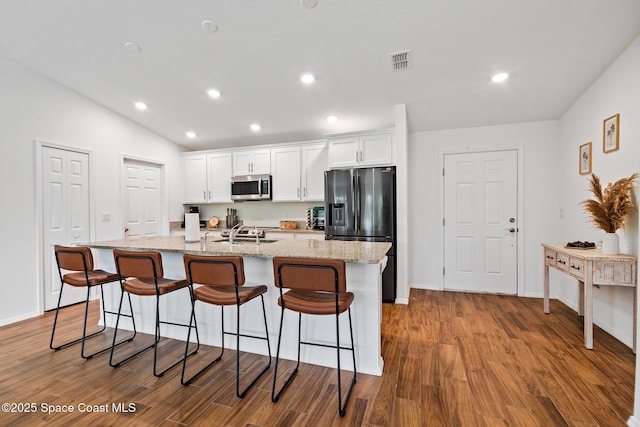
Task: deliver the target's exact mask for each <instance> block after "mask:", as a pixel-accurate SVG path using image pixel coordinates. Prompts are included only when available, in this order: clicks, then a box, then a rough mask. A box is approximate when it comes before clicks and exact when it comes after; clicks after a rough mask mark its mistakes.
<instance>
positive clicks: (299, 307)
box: [278, 290, 353, 315]
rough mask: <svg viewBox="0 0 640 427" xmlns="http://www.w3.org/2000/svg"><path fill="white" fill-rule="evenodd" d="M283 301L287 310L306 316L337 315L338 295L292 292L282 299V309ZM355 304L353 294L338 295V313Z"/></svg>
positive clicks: (279, 300)
mask: <svg viewBox="0 0 640 427" xmlns="http://www.w3.org/2000/svg"><path fill="white" fill-rule="evenodd" d="M282 300H284V305H285V307H286V308H287V309H289V310H293V311H297V312H299V313H305V314H319V315H322V314H336V295H335V294H333V293H328V292H325V293H323V292H318V291H298V290H290V291H288V292H287V293H285V294H284V295H283V296H282V297H281V298H278V305H279V306H281V307H282ZM352 302H353V293H351V292H343V293H339V294H338V313H344V312H345V311H347V310H348V309H349V307H350V306H351V303H352Z"/></svg>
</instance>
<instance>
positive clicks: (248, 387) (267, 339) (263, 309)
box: [223, 295, 271, 398]
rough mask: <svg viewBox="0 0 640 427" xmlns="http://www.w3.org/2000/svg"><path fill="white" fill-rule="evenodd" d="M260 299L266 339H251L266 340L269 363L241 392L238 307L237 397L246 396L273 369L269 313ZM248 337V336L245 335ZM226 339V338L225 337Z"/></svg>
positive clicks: (237, 317)
mask: <svg viewBox="0 0 640 427" xmlns="http://www.w3.org/2000/svg"><path fill="white" fill-rule="evenodd" d="M260 299H261V300H262V315H263V317H264V332H265V338H262V337H255V336H253V337H252V336H250V337H251V338H256V339H265V340H266V341H267V351H268V352H269V362H268V363H267V365H266V366H265V367H264V368H263V369H262V371H260V373H259V374H258V375H257V376H256V377H255V378H254V379H253V380H252V381H251V383H250V384H249V385H248V386H247V387H246V388H245V389H244V390H243V391H242V392H240V336H241V334H240V305H238V306H237V310H236V313H237V315H236V319H237V322H236V396H238V397H240V398H243V397H244V396H246V394H247V392H248V391H249V389H250V388H251V387H253V385H254V384H255V383H256V382H258V380H259V379H260V377H261V376H262V374H264V373H265V372H267V371H268V370H269V368H270V367H271V346H270V345H269V330H268V328H267V312H266V310H265V307H264V297H263V295H260ZM243 336H246V335H243ZM223 339H224V337H223Z"/></svg>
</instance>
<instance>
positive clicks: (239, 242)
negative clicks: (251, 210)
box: [209, 238, 278, 245]
mask: <svg viewBox="0 0 640 427" xmlns="http://www.w3.org/2000/svg"><path fill="white" fill-rule="evenodd" d="M209 241H210V242H213V243H227V244H229V239H215V240H209ZM277 241H278V240H277V239H260V244H263V243H274V242H277ZM251 243H253V244H254V245H255V244H256V239H255V238H251V239H233V244H234V245H246V244H251Z"/></svg>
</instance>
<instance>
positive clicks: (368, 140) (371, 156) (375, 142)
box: [359, 133, 393, 166]
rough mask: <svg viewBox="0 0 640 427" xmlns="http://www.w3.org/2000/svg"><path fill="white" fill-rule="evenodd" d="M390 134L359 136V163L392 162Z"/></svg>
mask: <svg viewBox="0 0 640 427" xmlns="http://www.w3.org/2000/svg"><path fill="white" fill-rule="evenodd" d="M392 160H393V159H392V136H391V134H390V133H383V134H375V135H363V136H361V137H360V162H359V163H360V165H361V166H374V165H390V164H392Z"/></svg>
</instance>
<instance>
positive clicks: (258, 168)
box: [233, 149, 271, 175]
mask: <svg viewBox="0 0 640 427" xmlns="http://www.w3.org/2000/svg"><path fill="white" fill-rule="evenodd" d="M270 173H271V150H268V149H267V150H253V151H237V152H234V153H233V174H234V175H263V174H270Z"/></svg>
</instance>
